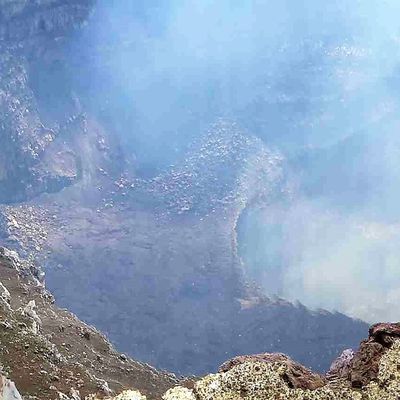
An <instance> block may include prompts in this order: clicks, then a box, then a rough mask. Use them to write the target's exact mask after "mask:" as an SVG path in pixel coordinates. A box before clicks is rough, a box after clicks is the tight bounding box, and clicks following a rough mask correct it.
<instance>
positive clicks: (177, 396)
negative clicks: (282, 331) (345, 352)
mask: <svg viewBox="0 0 400 400" xmlns="http://www.w3.org/2000/svg"><path fill="white" fill-rule="evenodd" d="M399 367H400V341H399V340H398V339H395V341H394V342H393V345H392V347H391V348H390V349H388V351H387V352H386V353H385V354H384V355H383V357H382V358H381V360H380V361H379V364H378V374H377V376H376V380H375V381H371V382H370V383H369V384H368V385H366V386H364V387H363V388H361V389H355V388H351V387H350V386H349V385H348V381H347V380H346V379H339V380H337V381H336V382H335V383H334V384H333V383H330V382H328V383H326V385H324V386H322V387H319V388H316V389H315V390H307V389H296V388H291V387H289V386H288V383H287V380H286V375H287V365H286V363H285V362H283V363H282V362H280V361H277V362H276V363H265V362H260V361H256V360H254V359H253V360H250V359H248V360H247V361H245V362H243V363H239V364H236V365H234V366H232V368H230V369H228V370H227V371H225V372H220V373H219V374H215V375H209V376H207V377H205V378H203V379H201V380H199V381H198V382H197V383H196V384H195V387H194V389H193V390H191V391H190V390H187V389H186V390H184V389H183V388H179V389H178V388H174V389H170V390H169V391H168V392H167V393H166V395H165V396H164V399H165V400H187V399H194V398H196V399H198V400H239V399H241V400H267V399H280V400H289V399H290V400H306V399H307V400H343V399H347V400H361V399H363V400H378V399H379V400H397V399H398V398H399V393H400V373H399V370H400V368H399Z"/></svg>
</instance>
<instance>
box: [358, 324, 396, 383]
mask: <svg viewBox="0 0 400 400" xmlns="http://www.w3.org/2000/svg"><path fill="white" fill-rule="evenodd" d="M398 339H400V324H399V323H392V324H390V323H380V324H375V325H373V326H371V328H370V329H369V338H368V339H367V340H364V341H363V342H362V343H361V345H360V348H359V350H358V351H357V352H356V354H355V355H354V357H353V359H352V361H351V367H350V368H351V371H350V380H351V384H352V386H353V387H356V388H359V387H363V386H366V385H367V384H368V383H369V382H371V381H373V380H376V379H377V376H378V373H379V364H380V361H381V358H382V357H383V356H384V354H385V353H386V352H387V351H388V349H390V348H391V347H392V345H393V344H394V343H395V342H396V341H397V340H398Z"/></svg>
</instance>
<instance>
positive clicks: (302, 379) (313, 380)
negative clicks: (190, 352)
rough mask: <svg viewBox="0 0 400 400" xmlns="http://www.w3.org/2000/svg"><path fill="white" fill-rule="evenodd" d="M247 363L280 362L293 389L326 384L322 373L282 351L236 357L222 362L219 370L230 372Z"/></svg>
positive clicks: (311, 388) (284, 376)
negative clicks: (315, 371)
mask: <svg viewBox="0 0 400 400" xmlns="http://www.w3.org/2000/svg"><path fill="white" fill-rule="evenodd" d="M245 363H265V364H280V365H281V366H283V367H284V368H285V375H283V379H284V380H285V381H286V383H287V385H288V386H289V387H290V388H292V389H310V390H314V389H317V388H319V387H322V386H324V385H325V383H326V381H325V379H324V378H323V377H322V376H321V375H318V374H315V373H313V372H312V371H310V370H309V369H307V368H305V367H303V366H302V365H301V364H299V363H296V362H295V361H293V360H292V359H290V357H288V356H286V355H285V354H280V353H271V354H268V353H266V354H256V355H253V356H239V357H235V358H233V359H231V360H229V361H227V362H225V363H224V364H222V365H221V367H220V368H219V372H220V373H224V372H228V371H229V370H231V369H233V368H235V367H236V366H238V365H241V364H245Z"/></svg>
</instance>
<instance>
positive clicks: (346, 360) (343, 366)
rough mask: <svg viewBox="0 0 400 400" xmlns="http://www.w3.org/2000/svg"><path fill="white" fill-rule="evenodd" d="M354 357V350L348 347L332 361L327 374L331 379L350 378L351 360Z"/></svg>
mask: <svg viewBox="0 0 400 400" xmlns="http://www.w3.org/2000/svg"><path fill="white" fill-rule="evenodd" d="M353 358H354V351H353V350H352V349H346V350H344V351H343V353H342V354H341V355H340V356H339V357H338V358H337V359H336V360H335V361H334V362H333V363H332V365H331V367H330V368H329V371H328V373H327V374H326V376H327V378H328V379H329V380H334V379H341V378H345V379H349V377H350V370H351V362H352V360H353Z"/></svg>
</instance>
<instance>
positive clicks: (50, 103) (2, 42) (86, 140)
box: [0, 0, 118, 202]
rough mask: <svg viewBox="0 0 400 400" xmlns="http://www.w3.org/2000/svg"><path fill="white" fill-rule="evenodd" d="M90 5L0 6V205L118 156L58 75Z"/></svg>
mask: <svg viewBox="0 0 400 400" xmlns="http://www.w3.org/2000/svg"><path fill="white" fill-rule="evenodd" d="M93 3H94V2H93V1H91V0H87V1H86V0H80V1H71V2H64V1H55V0H46V1H41V0H37V1H23V0H22V1H18V0H13V1H3V2H2V3H1V5H0V6H1V7H0V52H1V58H0V115H1V117H2V118H1V122H0V145H1V148H2V152H1V153H0V201H1V202H13V201H20V200H24V199H27V198H31V197H33V196H36V195H38V194H40V193H43V192H55V191H59V190H61V189H62V188H64V187H66V186H69V185H71V184H72V183H74V182H76V181H77V180H79V179H83V178H85V180H86V181H87V180H90V179H91V178H92V177H93V175H94V172H95V171H94V170H93V168H91V165H90V163H91V162H92V160H97V161H98V163H99V164H101V161H100V159H101V160H107V159H108V158H109V157H110V154H112V153H113V151H114V150H115V152H118V150H117V149H109V148H108V147H107V142H108V139H106V138H105V137H104V136H106V135H105V133H104V132H103V131H102V129H101V127H100V126H98V124H97V123H96V121H95V120H93V119H92V118H90V117H89V116H88V115H87V114H86V113H85V112H84V110H83V109H82V107H81V105H80V102H79V99H78V98H77V96H76V95H75V94H74V92H73V90H72V88H70V87H68V85H67V84H65V80H66V77H65V75H63V73H64V71H65V70H66V69H67V68H68V65H69V60H68V57H67V56H66V55H65V53H64V52H63V48H64V45H65V43H66V41H67V39H68V36H69V35H71V34H72V32H73V31H74V29H76V28H78V27H80V26H81V25H82V24H84V23H85V21H86V20H87V18H88V15H89V13H90V10H91V9H92V5H93ZM57 80H58V82H56V81H57ZM43 102H45V103H46V105H44V103H43ZM100 143H101V145H100ZM105 162H106V161H105ZM110 169H112V168H110Z"/></svg>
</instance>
